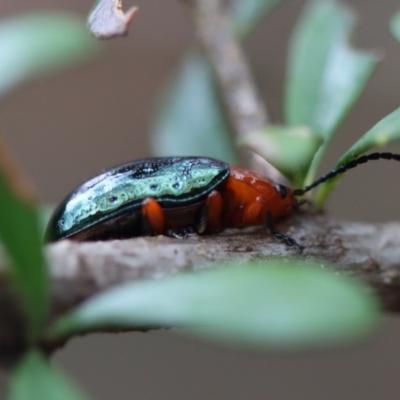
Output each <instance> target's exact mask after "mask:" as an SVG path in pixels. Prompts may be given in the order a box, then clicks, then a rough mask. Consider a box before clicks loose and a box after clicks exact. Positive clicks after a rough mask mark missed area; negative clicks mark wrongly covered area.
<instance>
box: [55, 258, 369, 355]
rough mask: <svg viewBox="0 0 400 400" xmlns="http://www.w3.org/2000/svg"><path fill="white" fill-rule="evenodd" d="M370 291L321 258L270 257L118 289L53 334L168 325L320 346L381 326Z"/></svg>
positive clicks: (276, 343) (240, 340)
mask: <svg viewBox="0 0 400 400" xmlns="http://www.w3.org/2000/svg"><path fill="white" fill-rule="evenodd" d="M367 292H368V291H367V290H366V289H365V288H364V287H362V286H360V285H359V284H358V283H357V282H355V281H352V280H350V279H348V278H344V277H341V276H337V275H334V274H332V273H330V272H327V271H324V270H322V269H321V268H320V266H316V265H315V264H314V265H313V266H310V265H309V264H306V263H304V262H300V261H292V262H290V263H288V262H282V261H281V260H269V261H268V262H264V263H253V264H251V265H247V266H246V267H240V268H238V267H234V268H222V269H219V270H213V271H206V272H201V273H187V274H180V275H177V276H175V277H172V278H169V279H164V280H156V281H151V282H150V281H148V282H138V283H131V284H126V285H124V286H120V287H118V288H115V289H111V290H109V291H107V292H105V293H103V294H100V295H98V296H96V297H94V298H92V299H91V300H89V301H87V302H86V303H84V304H82V305H81V306H79V307H78V308H77V309H76V310H75V311H74V312H72V313H71V314H69V315H68V316H67V317H64V318H63V319H61V321H59V323H58V324H57V326H56V327H55V332H53V334H54V333H56V334H58V335H61V336H62V335H65V334H68V333H71V332H73V331H76V330H86V329H93V328H95V327H98V326H115V327H132V326H149V325H150V326H154V325H161V326H178V327H179V326H180V327H190V328H193V331H192V332H194V333H197V334H199V335H205V336H206V337H208V338H210V339H213V340H217V341H222V342H223V343H230V344H237V345H246V346H266V347H278V348H286V347H289V348H290V347H301V346H315V345H321V344H328V343H333V342H339V341H342V340H345V339H354V338H356V337H359V336H361V335H364V334H365V333H367V332H368V331H369V330H370V329H371V328H372V327H373V326H374V324H375V322H376V315H377V304H376V302H375V299H374V298H373V297H371V296H370V295H369V294H367Z"/></svg>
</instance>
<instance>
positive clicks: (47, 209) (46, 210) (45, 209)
mask: <svg viewBox="0 0 400 400" xmlns="http://www.w3.org/2000/svg"><path fill="white" fill-rule="evenodd" d="M53 211H54V205H50V204H41V205H40V206H39V209H38V218H39V227H40V234H41V236H42V237H44V233H45V232H46V227H47V224H48V222H49V220H50V217H51V215H52V214H53Z"/></svg>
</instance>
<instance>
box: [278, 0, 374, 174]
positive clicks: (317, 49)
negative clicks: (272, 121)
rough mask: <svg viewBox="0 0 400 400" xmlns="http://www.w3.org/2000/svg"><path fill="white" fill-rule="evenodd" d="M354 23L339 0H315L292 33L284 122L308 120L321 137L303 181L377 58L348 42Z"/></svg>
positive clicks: (294, 123)
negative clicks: (318, 148) (319, 145)
mask: <svg viewBox="0 0 400 400" xmlns="http://www.w3.org/2000/svg"><path fill="white" fill-rule="evenodd" d="M353 28H354V17H353V14H352V13H351V12H350V10H349V9H348V8H347V7H346V6H344V5H343V4H342V3H341V2H339V1H336V0H325V1H316V0H313V1H310V2H309V4H308V6H307V8H306V10H305V11H304V13H303V15H302V17H301V19H300V22H299V24H298V25H297V28H296V29H295V31H294V34H293V37H292V41H291V45H290V52H289V61H288V66H289V69H288V75H287V81H286V93H285V110H284V111H285V121H286V123H288V124H290V125H308V126H310V127H311V128H312V129H313V130H314V131H315V132H317V133H320V134H321V135H322V136H323V137H325V144H324V145H323V146H322V148H321V149H320V150H319V151H318V153H317V155H316V157H315V159H314V161H313V163H312V165H311V169H310V173H309V176H308V180H307V181H310V180H313V179H314V177H315V173H316V170H317V168H318V166H319V163H320V161H321V158H322V156H323V153H324V151H325V149H326V146H327V144H328V143H329V141H330V139H331V138H332V135H333V133H334V131H335V130H336V129H337V127H338V125H339V123H340V122H341V121H342V119H343V118H344V117H345V115H346V114H347V113H348V111H349V110H350V108H351V106H352V105H353V104H354V103H355V101H356V100H357V99H358V97H359V96H360V94H361V92H362V90H363V89H364V86H365V85H366V83H367V81H368V80H369V78H370V77H371V74H372V72H373V70H374V68H375V67H376V65H377V62H378V60H379V59H378V57H377V55H376V54H374V53H372V52H365V51H356V50H354V49H352V48H351V47H349V44H348V41H349V36H350V34H351V32H352V30H353Z"/></svg>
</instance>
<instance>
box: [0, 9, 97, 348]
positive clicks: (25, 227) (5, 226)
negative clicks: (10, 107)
mask: <svg viewBox="0 0 400 400" xmlns="http://www.w3.org/2000/svg"><path fill="white" fill-rule="evenodd" d="M96 48H97V45H95V42H94V41H93V40H92V39H91V38H90V36H89V34H88V33H87V32H86V29H85V27H84V24H83V21H82V20H81V19H80V18H78V17H76V16H73V15H71V14H66V13H60V12H57V13H55V12H45V13H40V14H39V13H37V14H31V15H25V16H21V17H15V18H10V19H8V20H4V21H2V22H0V60H1V62H0V96H3V95H4V94H5V93H7V92H8V91H9V90H10V89H12V88H13V87H15V86H16V85H18V84H20V83H21V82H23V81H25V80H26V79H28V78H32V77H34V76H36V75H38V74H42V73H49V72H50V71H53V70H55V69H58V68H60V67H61V66H66V65H72V64H73V63H76V62H77V61H82V60H86V59H87V58H88V56H90V55H92V54H94V51H95V50H96ZM14 178H15V177H14V176H9V175H7V176H6V175H5V171H0V204H1V211H0V237H1V241H2V243H3V244H4V246H5V248H6V251H7V253H8V255H9V257H10V261H11V265H10V269H11V272H12V276H13V277H14V279H15V281H16V283H17V285H18V286H19V288H20V290H21V292H22V294H23V298H24V300H25V305H26V310H27V313H28V316H29V321H30V336H29V340H31V341H35V340H36V339H37V337H38V335H39V332H40V329H41V327H42V324H43V322H44V319H45V317H46V313H47V308H48V304H47V303H48V291H49V288H48V284H49V282H48V281H49V280H48V275H47V269H46V265H45V260H44V257H43V253H42V231H41V226H40V221H39V218H38V210H37V208H36V206H35V205H34V204H33V203H31V202H30V201H29V200H26V199H24V198H22V197H21V196H20V195H19V194H18V193H16V191H15V190H14V182H13V181H12V180H13V179H14Z"/></svg>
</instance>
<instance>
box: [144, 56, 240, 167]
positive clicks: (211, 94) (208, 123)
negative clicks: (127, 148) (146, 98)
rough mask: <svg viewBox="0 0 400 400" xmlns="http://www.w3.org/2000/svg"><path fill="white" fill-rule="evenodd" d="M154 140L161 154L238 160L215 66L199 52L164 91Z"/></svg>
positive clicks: (227, 160)
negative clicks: (220, 103)
mask: <svg viewBox="0 0 400 400" xmlns="http://www.w3.org/2000/svg"><path fill="white" fill-rule="evenodd" d="M152 143H153V150H154V151H155V153H156V154H157V155H160V156H171V155H174V156H179V155H186V156H187V155H193V156H196V155H197V156H204V155H207V156H209V157H215V158H218V159H220V160H224V161H226V162H229V163H237V158H236V155H235V152H234V149H233V144H232V141H231V140H230V138H229V133H228V127H227V125H226V122H225V119H224V118H223V116H222V113H221V110H220V106H219V102H218V100H217V94H216V88H215V85H214V81H213V76H212V72H211V68H210V66H209V64H208V63H207V62H206V61H205V60H204V58H203V57H202V56H201V55H200V54H199V53H198V52H196V51H192V52H189V53H187V54H186V56H185V58H184V61H183V62H182V64H181V66H180V68H179V70H178V73H177V74H176V76H175V78H174V79H173V80H172V81H171V83H170V84H169V85H168V88H167V90H166V91H165V92H164V96H163V98H162V99H161V105H160V107H159V115H158V116H157V117H156V118H155V126H154V134H153V137H152Z"/></svg>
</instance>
